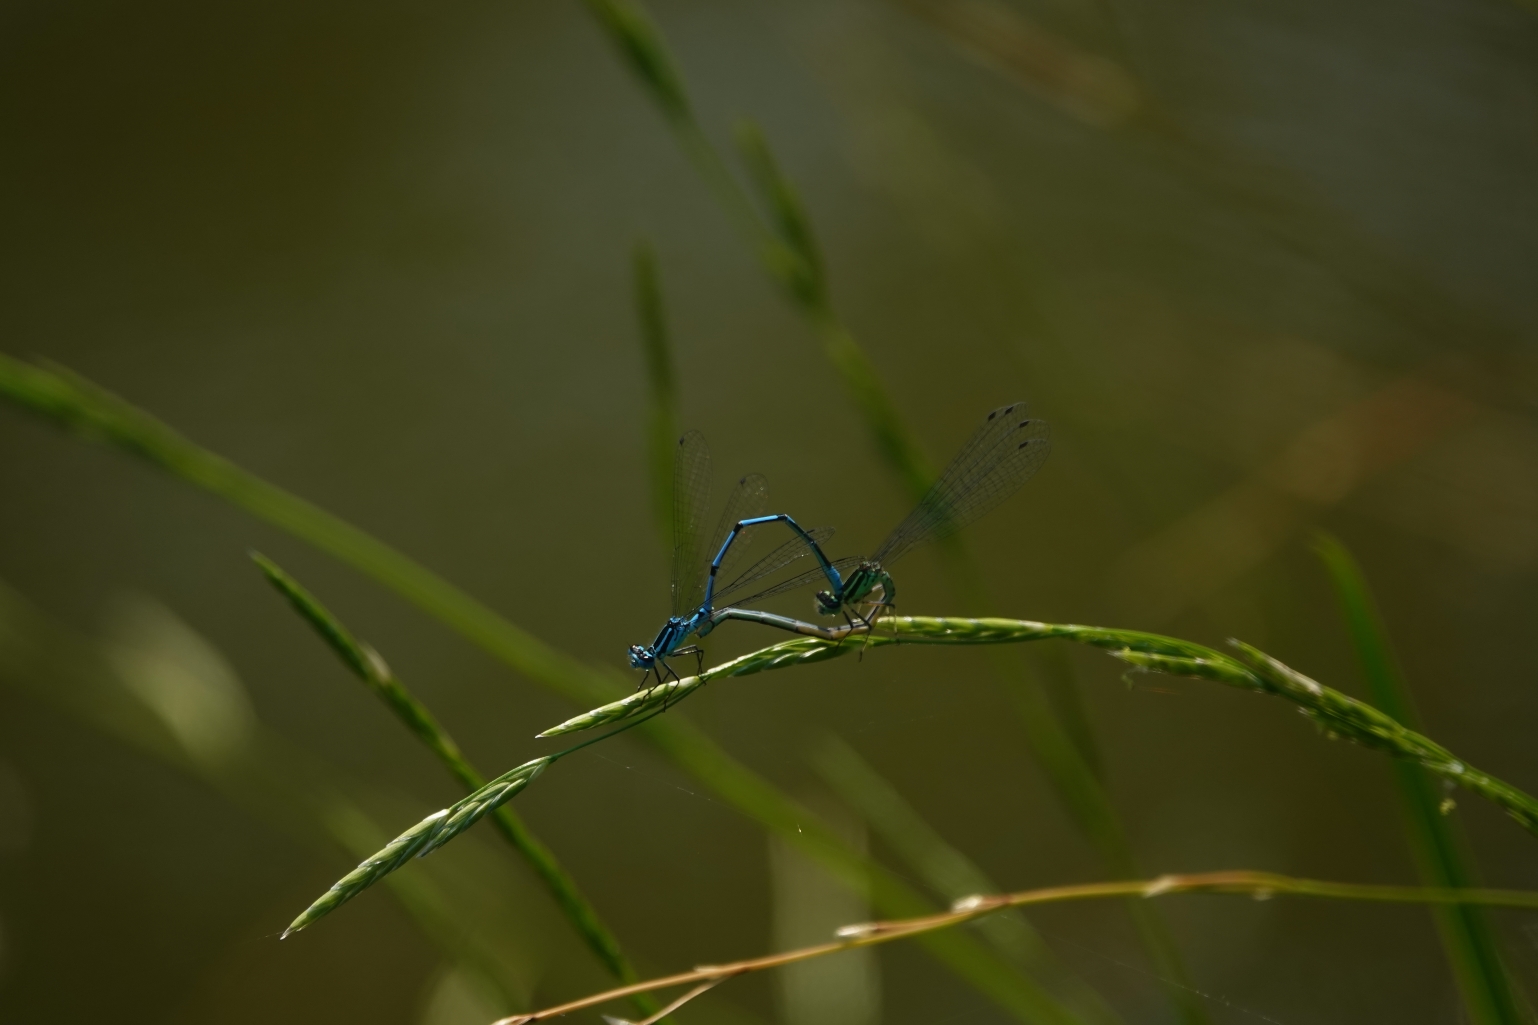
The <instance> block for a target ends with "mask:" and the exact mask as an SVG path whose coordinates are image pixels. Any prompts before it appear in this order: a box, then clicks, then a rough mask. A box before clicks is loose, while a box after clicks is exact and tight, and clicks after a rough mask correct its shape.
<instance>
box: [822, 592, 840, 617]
mask: <svg viewBox="0 0 1538 1025" xmlns="http://www.w3.org/2000/svg"><path fill="white" fill-rule="evenodd" d="M838 609H839V601H838V596H837V595H835V594H834V593H833V592H832V591H818V592H817V611H818V612H819V613H821V614H822V615H824V616H831V615H833V613H835V612H837V611H838Z"/></svg>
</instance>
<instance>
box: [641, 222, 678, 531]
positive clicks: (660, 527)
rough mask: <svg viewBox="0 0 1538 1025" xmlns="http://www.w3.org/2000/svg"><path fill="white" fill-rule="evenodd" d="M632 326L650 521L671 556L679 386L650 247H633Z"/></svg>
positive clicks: (654, 256)
mask: <svg viewBox="0 0 1538 1025" xmlns="http://www.w3.org/2000/svg"><path fill="white" fill-rule="evenodd" d="M634 279H635V304H636V320H637V321H638V322H639V324H640V328H641V352H642V355H643V356H644V358H645V361H646V383H647V393H648V395H649V397H650V408H649V409H648V411H647V423H646V476H647V483H648V485H649V487H650V490H651V500H652V519H653V520H654V521H655V522H656V525H657V531H658V536H659V537H660V538H661V539H662V550H663V551H664V552H666V553H667V554H669V555H671V554H672V551H673V456H674V452H675V450H676V449H677V446H678V384H677V378H676V376H675V374H674V371H673V354H672V346H671V345H670V344H669V342H668V325H667V309H666V307H665V306H664V304H663V301H662V286H661V283H660V281H659V280H658V276H657V257H656V254H655V253H653V252H652V249H651V247H650V246H649V245H646V244H645V243H642V244H640V245H638V246H636V250H635V261H634Z"/></svg>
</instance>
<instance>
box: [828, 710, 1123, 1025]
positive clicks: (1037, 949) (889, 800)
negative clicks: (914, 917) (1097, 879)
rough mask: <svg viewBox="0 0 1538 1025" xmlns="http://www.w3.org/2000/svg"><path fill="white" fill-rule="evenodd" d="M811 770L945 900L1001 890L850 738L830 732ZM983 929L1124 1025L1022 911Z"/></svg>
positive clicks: (1072, 999)
mask: <svg viewBox="0 0 1538 1025" xmlns="http://www.w3.org/2000/svg"><path fill="white" fill-rule="evenodd" d="M812 767H813V768H814V769H816V770H817V773H818V775H820V776H821V777H822V778H823V780H824V781H825V782H826V783H827V784H828V785H829V786H830V787H832V788H833V791H834V792H835V793H837V794H838V796H839V797H840V798H841V799H842V800H843V801H844V803H845V804H848V805H849V806H850V807H851V808H853V809H854V810H855V811H857V812H858V813H859V814H860V816H861V817H862V818H863V819H865V821H866V822H868V823H869V824H870V826H871V828H873V829H874V830H875V831H876V833H877V834H878V835H879V836H880V837H881V838H882V839H883V840H884V841H886V843H887V844H888V845H889V846H890V847H891V848H892V849H893V850H894V851H896V852H897V855H898V857H900V858H901V859H902V860H903V861H904V862H905V863H906V864H907V866H908V867H909V869H911V870H912V871H913V872H915V873H917V874H918V876H919V877H920V878H921V879H923V880H924V882H925V883H926V884H928V885H929V887H930V888H931V889H933V890H934V891H935V892H937V893H939V894H940V895H941V896H942V897H944V898H945V899H946V900H948V901H957V900H960V899H961V898H963V897H966V896H969V895H971V894H977V893H997V892H999V890H1000V887H998V886H996V885H995V884H994V883H993V881H992V880H990V879H989V878H988V877H987V875H985V874H984V873H983V871H982V870H981V869H980V868H978V867H977V866H976V865H975V864H973V862H972V861H971V859H969V858H968V857H967V856H966V855H965V854H963V853H962V852H961V851H959V850H957V849H956V848H954V847H952V846H951V845H950V844H949V843H947V842H946V841H945V839H944V837H942V836H940V834H939V833H938V832H936V831H935V829H934V827H932V826H930V824H929V823H928V822H926V821H924V819H923V817H922V816H920V815H919V813H918V812H917V811H916V810H914V808H913V806H912V805H910V804H908V802H907V801H906V800H904V798H903V796H902V794H901V793H899V792H898V790H897V788H895V787H894V786H892V784H891V783H889V782H887V781H886V780H885V779H884V778H883V777H882V776H881V774H880V773H878V772H877V771H876V770H875V769H874V768H872V767H871V766H870V764H869V763H867V762H866V761H865V760H864V759H863V758H861V757H860V755H859V754H858V753H857V752H856V751H855V750H854V748H852V747H850V746H849V744H848V743H846V742H845V741H844V740H842V739H841V738H839V737H835V736H832V735H829V736H828V737H827V738H825V739H824V741H823V743H822V744H820V745H819V746H818V747H817V749H816V750H815V751H814V752H813V754H812ZM978 930H979V932H981V933H982V935H983V937H984V938H985V939H987V940H988V941H989V942H990V943H992V944H993V946H994V948H995V949H996V950H998V951H999V953H1000V954H1002V955H1004V957H1005V958H1007V959H1008V960H1009V961H1010V962H1011V963H1013V964H1014V965H1016V966H1017V967H1019V968H1020V969H1021V970H1023V971H1024V972H1026V974H1028V975H1030V976H1031V977H1032V978H1034V979H1037V980H1038V981H1040V982H1041V983H1042V984H1043V985H1044V986H1047V987H1049V988H1050V989H1051V990H1052V991H1053V992H1055V993H1056V994H1057V995H1058V998H1059V999H1060V1000H1062V1001H1063V1003H1064V1004H1065V1005H1066V1006H1067V1007H1068V1008H1070V1009H1071V1010H1072V1011H1073V1012H1074V1013H1075V1014H1076V1015H1078V1017H1079V1018H1080V1019H1081V1020H1082V1021H1085V1022H1096V1023H1109V1022H1114V1021H1118V1020H1119V1019H1118V1018H1117V1016H1116V1014H1115V1013H1114V1012H1113V1011H1112V1010H1111V1009H1110V1008H1109V1007H1108V1006H1106V1004H1105V1002H1104V1001H1103V1000H1101V999H1100V997H1099V995H1098V994H1096V993H1095V992H1094V990H1092V989H1090V988H1089V987H1088V986H1087V985H1085V984H1084V983H1083V982H1082V981H1081V980H1079V979H1075V978H1072V977H1071V976H1070V975H1069V973H1068V969H1067V967H1066V966H1065V965H1063V964H1062V963H1061V962H1060V961H1058V960H1057V958H1056V957H1054V956H1053V954H1052V951H1051V949H1050V948H1049V947H1048V946H1047V944H1046V941H1045V940H1043V939H1042V938H1041V935H1040V934H1039V933H1037V932H1036V929H1035V927H1034V926H1032V925H1031V923H1030V920H1029V919H1027V918H1026V917H1025V915H1023V914H1021V913H1020V912H1019V911H1015V910H1010V911H1003V912H1000V913H999V914H996V915H990V916H988V917H987V918H984V919H982V920H981V921H979V922H978Z"/></svg>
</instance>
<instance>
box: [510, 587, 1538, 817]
mask: <svg viewBox="0 0 1538 1025" xmlns="http://www.w3.org/2000/svg"><path fill="white" fill-rule="evenodd" d="M840 630H841V631H843V632H845V633H847V634H848V636H847V637H844V638H841V639H837V640H830V639H824V638H820V637H799V638H796V639H795V640H791V641H784V642H782V643H780V644H775V645H771V646H769V647H767V648H761V649H759V650H758V651H754V652H749V653H748V654H746V655H743V656H741V657H740V658H735V659H732V660H731V661H729V662H723V663H721V664H720V665H718V666H714V667H712V668H710V669H707V670H706V671H705V672H704V673H701V674H700V675H699V676H687V677H684V678H683V679H682V680H678V681H670V682H669V683H668V684H666V685H664V686H662V687H657V688H655V690H654V691H652V692H645V691H642V692H638V693H636V694H632V695H629V696H628V697H625V698H622V699H620V700H619V701H614V702H610V703H609V704H608V705H605V706H602V707H600V708H595V709H592V710H591V711H589V712H585V713H583V714H582V715H579V716H574V717H573V718H571V719H568V720H567V721H566V722H564V723H561V724H560V725H559V726H555V727H552V728H551V729H549V730H546V731H545V732H544V733H542V734H540V736H542V737H551V736H559V735H561V734H565V733H572V732H576V731H578V730H585V729H591V728H593V727H594V726H599V725H605V724H608V723H612V722H618V721H620V720H623V719H625V718H628V717H631V716H636V715H642V714H646V713H648V712H650V711H652V710H654V709H658V708H660V707H661V706H662V705H663V703H664V700H666V702H667V703H668V704H669V705H672V704H676V703H677V702H678V701H679V700H681V699H682V698H684V697H686V696H687V695H688V694H690V693H692V692H693V691H695V690H697V689H698V688H699V687H701V686H703V685H704V684H706V683H709V682H710V681H712V680H719V679H726V678H729V677H737V676H750V675H753V674H755V673H761V672H766V671H769V670H774V669H783V668H785V667H787V666H792V665H802V664H806V663H811V662H822V661H826V660H827V659H831V658H839V657H840V656H843V655H847V654H849V653H851V652H859V651H862V650H864V649H866V648H881V647H886V646H888V645H894V644H1019V643H1025V642H1029V641H1045V640H1065V641H1072V642H1074V643H1077V644H1087V645H1090V646H1092V647H1096V648H1101V649H1103V650H1105V651H1107V652H1108V653H1109V654H1111V655H1112V656H1113V657H1115V658H1118V659H1120V660H1121V661H1123V662H1126V663H1127V664H1128V665H1131V666H1133V667H1135V668H1137V669H1142V670H1146V671H1148V672H1156V673H1166V674H1169V675H1172V676H1188V677H1193V678H1196V679H1204V680H1213V681H1215V682H1218V683H1223V684H1227V685H1228V686H1231V687H1239V688H1242V689H1244V690H1249V691H1253V692H1255V693H1259V694H1269V695H1271V696H1273V697H1279V698H1282V699H1284V700H1286V701H1289V702H1291V703H1292V704H1294V705H1296V706H1297V707H1298V709H1299V710H1300V711H1302V712H1303V714H1304V715H1306V716H1308V717H1309V718H1310V719H1312V720H1313V721H1314V723H1315V724H1316V725H1318V726H1319V727H1320V729H1321V730H1323V731H1324V732H1325V734H1326V735H1327V736H1331V737H1338V738H1342V739H1346V740H1351V741H1354V742H1356V743H1358V744H1360V745H1362V746H1363V747H1369V748H1372V749H1374V750H1377V751H1382V752H1384V753H1386V754H1390V755H1393V756H1395V757H1397V758H1403V759H1407V760H1409V761H1411V762H1414V763H1416V764H1418V765H1420V766H1422V767H1424V768H1425V769H1427V770H1428V771H1429V772H1431V773H1433V774H1435V775H1438V776H1441V777H1442V778H1443V779H1446V780H1448V781H1450V782H1452V783H1456V784H1457V785H1459V786H1461V787H1464V788H1465V789H1468V790H1470V791H1473V792H1474V793H1476V794H1479V795H1480V796H1481V797H1484V798H1486V799H1487V800H1489V801H1492V802H1494V803H1495V804H1496V805H1498V806H1499V807H1500V808H1501V809H1502V810H1504V811H1505V812H1506V813H1507V814H1508V815H1510V816H1511V817H1512V818H1514V819H1516V820H1517V821H1518V822H1519V823H1521V825H1522V826H1523V827H1524V828H1525V829H1527V830H1528V831H1529V832H1531V833H1534V834H1535V835H1538V800H1535V799H1534V798H1533V797H1532V796H1531V795H1529V794H1527V793H1525V792H1524V791H1522V790H1520V789H1518V788H1517V787H1514V786H1512V785H1511V784H1509V783H1506V782H1505V781H1503V780H1500V779H1497V778H1496V777H1494V776H1491V775H1489V774H1488V773H1484V772H1481V771H1480V770H1478V769H1476V768H1474V767H1473V766H1471V765H1469V764H1468V763H1467V762H1465V761H1463V760H1462V759H1460V758H1457V757H1455V756H1454V755H1453V754H1452V752H1450V751H1448V750H1447V749H1446V748H1444V747H1442V746H1441V745H1440V744H1437V743H1436V742H1435V741H1433V740H1431V739H1430V738H1429V737H1426V736H1424V735H1422V734H1420V733H1418V732H1416V731H1415V730H1412V729H1409V728H1408V727H1406V726H1404V725H1403V724H1401V723H1400V722H1398V721H1397V720H1395V719H1394V718H1393V717H1391V716H1389V715H1386V714H1385V713H1383V712H1381V711H1379V710H1378V709H1376V708H1374V707H1373V706H1371V705H1369V704H1367V703H1366V702H1364V701H1359V700H1357V699H1356V698H1353V697H1351V696H1350V695H1347V694H1342V693H1341V692H1340V691H1337V690H1334V689H1332V688H1329V687H1325V686H1323V685H1321V684H1320V683H1318V682H1317V681H1315V680H1312V679H1310V678H1309V677H1307V676H1304V675H1303V674H1302V673H1300V672H1298V671H1297V670H1295V669H1293V668H1291V667H1290V666H1287V665H1284V664H1283V663H1282V662H1279V661H1278V660H1276V659H1274V658H1272V657H1271V656H1270V655H1267V654H1266V653H1265V652H1263V651H1260V650H1258V649H1256V648H1253V647H1251V646H1250V645H1248V644H1245V643H1243V642H1242V641H1232V642H1230V643H1231V644H1232V645H1233V646H1234V648H1235V650H1236V652H1237V655H1236V656H1230V655H1227V654H1224V653H1222V652H1219V651H1215V650H1213V649H1212V648H1209V647H1207V646H1206V645H1202V644H1197V643H1195V642H1194V641H1184V640H1180V639H1179V638H1175V637H1165V636H1163V635H1161V634H1154V633H1146V632H1144V631H1141V630H1117V629H1113V628H1110V627H1102V626H1080V625H1077V624H1073V623H1038V622H1033V621H1031V620H1024V619H991V618H990V619H966V618H960V617H950V618H942V617H935V616H890V617H885V618H883V619H881V620H880V621H879V623H878V626H877V629H876V631H875V632H873V633H871V634H870V635H869V636H863V635H862V633H861V628H859V627H855V628H853V629H848V628H840ZM850 637H852V638H853V640H850V639H849V638H850Z"/></svg>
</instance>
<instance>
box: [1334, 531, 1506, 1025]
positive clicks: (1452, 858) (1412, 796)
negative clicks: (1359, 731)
mask: <svg viewBox="0 0 1538 1025" xmlns="http://www.w3.org/2000/svg"><path fill="white" fill-rule="evenodd" d="M1314 551H1315V552H1316V553H1318V555H1319V558H1320V559H1321V560H1322V561H1323V563H1324V565H1325V569H1326V570H1327V571H1328V573H1329V575H1330V580H1331V582H1332V583H1333V584H1334V585H1335V592H1336V596H1337V597H1338V598H1339V599H1340V603H1341V612H1342V615H1343V617H1344V619H1345V621H1346V628H1347V630H1348V631H1349V632H1350V635H1351V641H1352V644H1353V645H1354V646H1355V648H1356V653H1357V657H1358V659H1359V660H1360V661H1361V663H1362V673H1363V675H1364V676H1365V677H1366V679H1367V690H1368V694H1369V695H1371V697H1372V701H1373V704H1375V705H1376V706H1377V707H1378V708H1380V709H1382V710H1383V711H1384V712H1385V713H1387V714H1388V715H1390V716H1392V717H1393V718H1394V719H1395V720H1397V721H1398V722H1400V723H1402V724H1403V725H1405V726H1406V727H1409V728H1411V729H1417V730H1418V729H1420V724H1419V721H1418V720H1419V717H1418V716H1417V715H1416V712H1415V704H1414V702H1413V700H1412V699H1411V696H1410V691H1409V687H1408V686H1407V685H1406V683H1405V679H1404V675H1403V673H1402V672H1401V671H1400V668H1399V665H1398V662H1397V660H1396V659H1395V658H1394V653H1393V649H1392V647H1391V646H1390V643H1389V639H1388V630H1387V628H1386V627H1385V626H1384V624H1383V620H1382V617H1381V615H1380V614H1379V612H1378V608H1377V602H1376V601H1374V600H1373V596H1372V591H1371V589H1370V588H1369V587H1368V585H1367V579H1366V577H1365V576H1364V575H1363V573H1362V570H1361V567H1359V566H1358V565H1357V562H1356V560H1355V559H1354V558H1353V557H1352V555H1351V553H1350V552H1349V551H1348V550H1347V549H1346V546H1345V545H1344V544H1342V543H1341V542H1340V540H1339V539H1338V538H1336V537H1334V536H1333V535H1330V534H1326V533H1324V532H1322V531H1321V532H1319V533H1318V534H1316V535H1315V538H1314ZM1394 780H1395V783H1396V784H1397V785H1398V790H1399V796H1400V801H1401V804H1402V807H1403V809H1404V816H1405V832H1406V834H1407V839H1408V841H1409V844H1410V851H1411V853H1412V854H1413V855H1414V858H1415V864H1416V868H1417V869H1418V871H1419V874H1420V877H1421V882H1423V883H1424V884H1426V885H1427V886H1435V887H1453V888H1470V887H1474V886H1477V885H1478V880H1477V876H1476V873H1475V871H1474V869H1473V867H1472V865H1471V863H1470V858H1469V854H1468V842H1467V839H1466V838H1465V837H1464V836H1463V835H1462V831H1461V830H1459V829H1458V828H1457V823H1456V820H1454V819H1451V818H1450V817H1448V816H1447V815H1444V814H1443V813H1442V810H1441V807H1440V805H1441V801H1440V800H1439V799H1438V795H1437V792H1436V788H1435V786H1434V785H1433V783H1432V781H1431V779H1430V777H1429V776H1428V775H1427V771H1426V769H1424V768H1422V767H1421V766H1420V765H1417V764H1416V763H1414V762H1412V761H1408V760H1404V759H1396V760H1395V762H1394ZM1432 914H1433V915H1434V916H1435V919H1436V923H1437V931H1438V932H1439V933H1440V935H1441V938H1442V946H1443V948H1444V949H1445V950H1446V952H1447V959H1448V962H1449V964H1450V965H1451V967H1452V970H1453V976H1454V978H1456V979H1457V982H1458V989H1459V992H1460V993H1461V994H1462V995H1463V1003H1464V1007H1465V1008H1466V1009H1467V1010H1468V1013H1469V1020H1470V1021H1471V1022H1473V1023H1475V1025H1520V1023H1522V1022H1525V1021H1526V1020H1527V1019H1526V1018H1525V1017H1524V1016H1523V1014H1522V1013H1521V1009H1520V1007H1519V1005H1518V1002H1517V997H1516V994H1515V993H1514V992H1513V985H1512V981H1511V978H1510V976H1509V975H1508V974H1507V972H1506V968H1505V965H1504V964H1503V963H1502V959H1501V951H1500V945H1499V943H1498V941H1497V940H1496V937H1495V933H1494V931H1493V930H1492V929H1491V927H1490V922H1489V920H1488V919H1487V917H1486V916H1485V914H1484V912H1483V911H1482V910H1481V909H1480V908H1478V907H1476V906H1473V905H1446V906H1439V907H1434V908H1433V909H1432Z"/></svg>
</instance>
